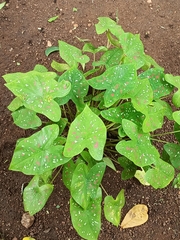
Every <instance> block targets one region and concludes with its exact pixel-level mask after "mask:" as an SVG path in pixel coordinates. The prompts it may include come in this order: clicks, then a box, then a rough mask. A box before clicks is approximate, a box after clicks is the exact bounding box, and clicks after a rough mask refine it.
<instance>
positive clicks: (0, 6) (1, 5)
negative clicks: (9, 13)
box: [0, 2, 6, 10]
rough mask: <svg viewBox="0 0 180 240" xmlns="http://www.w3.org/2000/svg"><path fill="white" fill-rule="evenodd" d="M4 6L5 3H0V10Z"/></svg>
mask: <svg viewBox="0 0 180 240" xmlns="http://www.w3.org/2000/svg"><path fill="white" fill-rule="evenodd" d="M5 5H6V2H2V3H0V10H1V9H2V8H3V7H4V6H5Z"/></svg>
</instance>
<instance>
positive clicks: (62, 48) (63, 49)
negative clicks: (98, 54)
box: [59, 41, 89, 67]
mask: <svg viewBox="0 0 180 240" xmlns="http://www.w3.org/2000/svg"><path fill="white" fill-rule="evenodd" d="M59 52H60V56H61V58H62V59H63V60H64V61H66V62H67V64H68V65H69V66H70V67H78V63H81V65H82V66H84V65H85V64H86V63H87V62H89V57H88V56H87V55H82V51H81V50H80V49H78V48H76V47H74V46H72V45H70V44H68V43H66V42H63V41H59Z"/></svg>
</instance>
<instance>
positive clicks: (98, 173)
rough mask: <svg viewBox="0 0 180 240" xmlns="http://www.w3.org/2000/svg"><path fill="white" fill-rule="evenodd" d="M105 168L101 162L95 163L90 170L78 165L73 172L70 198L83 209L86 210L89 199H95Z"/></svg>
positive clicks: (80, 164) (81, 164)
mask: <svg viewBox="0 0 180 240" xmlns="http://www.w3.org/2000/svg"><path fill="white" fill-rule="evenodd" d="M105 168H106V164H105V163H103V162H101V163H96V164H95V165H94V166H93V167H92V168H91V169H89V167H88V166H87V165H86V164H85V163H79V164H78V165H77V167H76V169H75V170H74V172H73V177H72V182H71V196H72V197H73V199H74V200H75V201H76V202H77V203H78V204H79V205H80V206H81V207H82V208H83V209H87V208H88V206H89V203H90V202H91V199H94V198H95V197H96V195H97V190H98V188H99V185H100V183H101V180H102V178H103V175H104V172H105Z"/></svg>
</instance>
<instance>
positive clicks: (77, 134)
mask: <svg viewBox="0 0 180 240" xmlns="http://www.w3.org/2000/svg"><path fill="white" fill-rule="evenodd" d="M105 142H106V126H105V125H104V123H103V121H102V120H101V119H100V118H99V117H98V116H97V115H96V114H95V113H93V112H92V111H91V109H90V108H89V107H88V106H86V107H85V108H84V110H83V111H82V112H81V113H80V114H79V115H78V116H77V117H76V118H75V120H74V121H73V122H72V123H71V125H70V128H69V132H68V136H67V142H66V144H65V148H64V156H66V157H74V156H76V155H78V154H79V153H81V152H82V151H83V150H84V149H85V148H88V149H89V153H90V154H91V156H92V157H93V158H94V159H95V160H102V158H103V152H104V146H105Z"/></svg>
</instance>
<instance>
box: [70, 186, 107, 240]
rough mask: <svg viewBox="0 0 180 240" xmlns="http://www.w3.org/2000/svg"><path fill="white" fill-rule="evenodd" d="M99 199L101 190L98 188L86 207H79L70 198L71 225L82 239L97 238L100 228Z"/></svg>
mask: <svg viewBox="0 0 180 240" xmlns="http://www.w3.org/2000/svg"><path fill="white" fill-rule="evenodd" d="M101 201H102V192H101V189H100V188H99V189H98V191H97V195H96V197H95V198H94V199H92V200H91V201H90V203H89V206H88V208H86V209H83V208H81V206H79V205H78V204H77V203H76V202H75V201H74V199H73V198H71V199H70V214H71V219H72V224H73V227H74V228H75V229H76V231H77V233H78V234H79V235H80V236H81V237H82V238H84V239H88V240H97V239H98V235H99V232H100V230H101Z"/></svg>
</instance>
